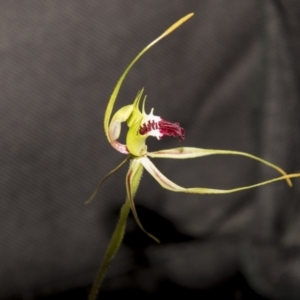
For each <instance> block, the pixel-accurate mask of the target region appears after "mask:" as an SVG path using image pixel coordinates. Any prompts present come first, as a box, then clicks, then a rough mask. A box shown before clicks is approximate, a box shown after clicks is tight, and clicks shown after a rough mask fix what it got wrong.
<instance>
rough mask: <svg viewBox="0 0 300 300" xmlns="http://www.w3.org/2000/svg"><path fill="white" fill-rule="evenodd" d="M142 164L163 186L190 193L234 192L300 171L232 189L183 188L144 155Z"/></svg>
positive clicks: (287, 177) (289, 176)
mask: <svg viewBox="0 0 300 300" xmlns="http://www.w3.org/2000/svg"><path fill="white" fill-rule="evenodd" d="M142 165H143V166H144V168H145V169H146V170H147V171H148V172H149V173H150V174H151V175H152V176H153V178H154V179H155V180H156V181H157V182H158V183H159V184H160V185H161V186H162V187H163V188H165V189H167V190H170V191H173V192H181V193H190V194H229V193H234V192H238V191H242V190H247V189H252V188H254V187H258V186H262V185H266V184H268V183H272V182H275V181H279V180H284V179H285V180H287V179H289V178H295V177H300V173H295V174H288V175H284V176H281V177H277V178H274V179H270V180H266V181H263V182H260V183H257V184H253V185H248V186H243V187H239V188H234V189H228V190H219V189H210V188H201V187H195V188H184V187H182V186H180V185H178V184H176V183H174V182H173V181H171V180H170V179H168V178H167V177H166V176H165V175H163V174H162V173H161V172H160V171H159V170H158V169H157V168H156V167H155V165H154V164H153V163H152V162H151V161H150V159H149V158H147V157H144V158H143V159H142Z"/></svg>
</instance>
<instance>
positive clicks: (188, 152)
mask: <svg viewBox="0 0 300 300" xmlns="http://www.w3.org/2000/svg"><path fill="white" fill-rule="evenodd" d="M215 154H225V155H240V156H246V157H248V158H251V159H254V160H257V161H259V162H261V163H263V164H265V165H267V166H269V167H271V168H273V169H275V170H276V171H278V172H279V173H280V174H282V175H283V176H286V175H287V173H286V172H285V171H284V170H282V169H281V168H279V167H278V166H276V165H274V164H272V163H270V162H268V161H266V160H264V159H262V158H260V157H257V156H254V155H251V154H249V153H246V152H240V151H232V150H214V149H201V148H193V147H182V148H174V149H165V150H159V151H155V152H148V153H147V156H150V157H153V158H172V159H188V158H196V157H202V156H207V155H215ZM285 180H286V181H287V183H288V185H289V186H292V182H291V180H290V177H286V178H285Z"/></svg>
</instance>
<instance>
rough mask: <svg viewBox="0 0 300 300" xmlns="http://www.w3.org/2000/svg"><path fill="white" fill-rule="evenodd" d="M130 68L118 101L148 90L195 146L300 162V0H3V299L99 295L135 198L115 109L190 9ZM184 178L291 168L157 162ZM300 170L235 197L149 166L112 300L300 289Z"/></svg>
mask: <svg viewBox="0 0 300 300" xmlns="http://www.w3.org/2000/svg"><path fill="white" fill-rule="evenodd" d="M190 12H194V13H195V16H194V17H193V18H192V19H191V20H190V21H188V23H186V24H184V26H183V27H181V28H179V29H178V30H177V31H176V32H174V33H173V34H172V35H171V36H169V37H167V38H166V39H164V40H163V41H162V42H160V43H159V44H158V45H156V46H155V47H154V48H153V49H151V50H150V52H148V53H147V54H146V55H145V56H144V57H143V58H142V59H141V60H140V61H139V62H138V63H137V65H136V66H135V67H134V69H133V70H132V71H131V72H130V74H129V76H128V77H127V78H126V80H125V83H124V86H123V87H122V89H121V92H120V95H119V98H118V100H117V103H116V109H117V108H119V107H121V106H123V105H125V104H130V103H132V101H133V99H134V97H135V95H136V93H137V91H138V90H139V89H141V88H142V87H145V92H146V94H147V95H148V100H147V110H148V111H149V110H150V108H151V107H155V113H156V114H157V115H160V116H162V117H163V118H165V119H167V120H170V121H176V122H180V124H181V125H182V126H183V127H184V128H185V130H186V139H185V141H184V142H183V143H181V144H180V143H179V142H178V140H177V139H172V138H165V139H164V140H162V141H160V142H158V141H156V140H154V139H152V140H150V138H149V139H148V145H149V149H150V150H154V149H164V148H173V147H179V146H192V147H201V148H215V149H231V150H237V151H245V152H249V153H252V154H254V155H258V156H260V157H263V158H265V159H267V160H270V161H272V162H274V163H276V164H278V165H279V166H281V167H282V168H284V169H285V170H287V171H288V172H289V173H292V172H300V151H299V149H300V118H299V113H300V106H299V84H300V56H299V53H300V3H299V1H298V0H294V1H291V0H290V1H284V0H281V1H271V0H257V1H255V0H247V1H241V0H231V1H225V0H223V1H222V0H213V1H212V0H206V1H196V0H195V1H192V0H190V1H185V0H173V1H158V0H152V1H146V0H139V1H133V0H127V1H116V0H106V1H104V0H98V1H92V0H89V1H88V0H87V1H80V0H76V1H75V0H72V1H60V0H52V1H35V0H34V1H21V0H19V1H17V0H16V1H2V2H1V3H0V115H1V117H0V149H1V152H0V153H1V155H0V168H1V169H0V170H1V172H0V200H1V201H0V299H37V298H38V299H48V300H50V299H65V298H66V297H72V298H73V299H85V298H86V297H87V294H88V291H89V288H90V285H91V283H92V281H93V279H94V277H95V275H96V271H97V269H98V268H99V266H100V264H101V260H102V257H103V255H104V251H105V249H106V246H107V245H108V242H109V238H110V236H111V234H112V231H113V229H114V226H115V224H116V221H117V217H118V213H119V208H120V207H121V205H122V203H123V202H124V200H125V182H124V180H125V174H126V167H125V168H124V169H122V171H120V172H119V173H118V174H116V175H114V176H113V177H112V178H111V179H110V180H109V181H107V183H105V185H104V186H103V187H102V188H101V190H100V192H99V194H98V196H97V198H96V199H95V200H94V202H93V203H92V204H90V205H88V206H85V205H84V204H83V202H84V201H85V200H86V199H87V198H88V197H89V196H90V194H91V193H92V191H93V189H94V187H95V186H96V184H97V183H98V181H99V180H100V178H102V177H103V176H104V175H105V174H106V173H107V172H109V171H110V170H111V169H112V168H114V167H115V166H116V165H117V164H118V163H119V162H120V161H121V160H122V159H124V157H123V156H122V155H121V154H119V153H118V152H116V151H114V150H113V149H112V148H111V146H110V145H109V144H108V142H107V140H106V138H105V136H104V131H103V116H104V110H105V106H106V104H107V101H108V99H109V96H110V94H111V92H112V89H113V87H114V85H115V84H116V82H117V80H118V78H119V76H120V75H121V73H122V72H123V70H124V69H125V68H126V66H127V65H128V64H129V62H130V61H131V60H132V59H133V58H134V56H135V55H136V54H137V53H138V52H139V51H140V50H141V49H142V48H143V47H144V46H146V45H147V44H148V43H149V42H151V41H152V40H153V39H155V38H156V37H157V36H158V35H159V34H161V33H162V32H163V31H164V30H165V29H166V28H167V27H168V26H170V25H171V24H172V23H174V22H175V21H176V20H178V19H179V18H180V17H182V16H184V15H186V14H187V13H190ZM154 163H155V164H156V166H157V167H158V168H159V169H160V170H161V171H162V172H163V173H164V174H166V175H167V176H168V177H169V178H171V179H172V180H174V181H175V182H176V183H178V184H180V185H183V186H189V187H192V186H202V187H211V188H233V187H238V186H241V185H248V184H253V183H256V182H259V181H262V180H266V179H269V178H272V177H275V176H277V174H276V172H274V171H272V170H271V169H269V168H267V167H266V166H263V165H260V164H259V163H257V162H255V161H251V160H249V159H246V158H241V157H226V156H212V157H204V158H199V159H195V160H186V161H174V160H167V159H166V160H155V161H154ZM299 196H300V179H298V180H294V187H293V188H292V189H290V188H288V187H287V186H286V184H285V183H284V182H278V183H274V184H272V185H268V186H265V187H262V188H258V189H255V190H249V191H244V192H239V193H235V194H232V195H219V196H199V195H186V194H178V193H172V192H169V191H167V190H164V189H162V188H161V187H160V186H159V185H158V184H157V183H156V182H155V181H154V180H153V179H152V178H151V177H150V176H149V175H148V174H146V173H145V174H144V176H143V180H142V183H141V186H140V189H139V191H138V193H137V196H136V205H137V209H138V213H139V216H140V219H141V221H142V223H143V224H144V226H145V228H146V229H147V230H148V231H149V232H151V233H153V234H154V235H156V236H157V237H158V238H159V239H160V240H161V244H160V245H157V244H155V243H154V242H153V241H152V240H151V239H149V238H148V237H147V236H146V235H145V234H143V233H142V232H141V230H140V229H139V228H138V227H137V225H136V223H135V222H134V220H133V219H132V217H130V219H129V222H128V228H127V233H126V237H125V240H124V244H123V246H122V247H121V249H120V252H119V253H118V254H117V256H116V257H115V259H114V261H113V263H112V265H111V267H110V269H109V271H108V274H107V276H106V278H105V281H104V282H103V287H102V294H101V295H102V298H101V299H110V298H111V297H112V296H113V295H115V296H121V295H129V296H131V297H135V296H141V297H143V298H146V297H149V299H150V298H151V299H152V298H153V297H154V296H156V295H168V296H169V297H172V296H173V295H176V294H178V293H182V295H185V297H186V298H187V299H193V298H197V299H198V298H199V297H200V296H202V298H201V299H211V297H212V296H214V297H222V298H226V297H227V298H228V299H237V300H239V299H299V297H300V218H299V216H300V202H299Z"/></svg>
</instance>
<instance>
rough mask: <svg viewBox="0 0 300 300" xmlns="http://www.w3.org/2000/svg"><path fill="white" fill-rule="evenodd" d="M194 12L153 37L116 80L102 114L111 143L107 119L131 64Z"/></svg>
mask: <svg viewBox="0 0 300 300" xmlns="http://www.w3.org/2000/svg"><path fill="white" fill-rule="evenodd" d="M193 15H194V14H193V13H190V14H188V15H186V16H185V17H183V18H181V19H180V20H178V21H177V22H176V23H175V24H173V25H172V26H171V27H169V28H168V29H167V30H166V31H165V32H164V33H163V34H162V35H160V36H159V37H158V38H157V39H155V40H154V41H153V42H151V43H150V44H149V45H148V46H146V47H145V48H144V49H143V50H142V51H141V52H140V53H139V54H138V55H137V56H136V57H135V58H134V60H133V61H132V62H131V63H130V64H129V66H128V67H127V68H126V70H125V71H124V72H123V74H122V75H121V77H120V79H119V80H118V82H117V84H116V86H115V88H114V90H113V92H112V94H111V96H110V99H109V101H108V104H107V107H106V110H105V115H104V131H105V134H106V137H107V139H108V141H109V142H110V143H111V139H110V136H109V132H108V125H109V120H110V117H111V113H112V110H113V107H114V104H115V101H116V98H117V96H118V93H119V90H120V88H121V85H122V83H123V81H124V79H125V77H126V75H127V73H128V72H129V71H130V69H131V68H132V67H133V65H134V64H135V63H136V62H137V61H138V60H139V58H140V57H141V56H142V55H143V54H144V53H145V52H147V51H148V50H149V49H150V48H151V47H152V46H154V45H155V44H156V43H157V42H159V41H160V40H161V39H163V38H164V37H166V36H167V35H168V34H170V33H171V32H172V31H174V30H175V29H176V28H178V27H179V26H181V25H182V24H183V23H184V22H186V21H187V20H188V19H189V18H191V17H192V16H193Z"/></svg>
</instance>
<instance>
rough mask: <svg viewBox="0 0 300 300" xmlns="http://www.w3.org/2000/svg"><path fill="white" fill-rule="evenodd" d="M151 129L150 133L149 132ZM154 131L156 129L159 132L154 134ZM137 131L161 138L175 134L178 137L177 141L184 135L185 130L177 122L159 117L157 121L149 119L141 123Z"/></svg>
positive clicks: (181, 139) (182, 138)
mask: <svg viewBox="0 0 300 300" xmlns="http://www.w3.org/2000/svg"><path fill="white" fill-rule="evenodd" d="M151 131H152V134H151ZM154 131H158V132H159V134H154ZM139 133H140V134H142V135H144V134H150V135H154V136H156V137H157V139H161V138H162V137H164V136H166V135H167V136H175V137H179V141H180V142H182V141H183V140H184V137H185V131H184V129H183V128H182V127H180V124H179V123H171V122H168V121H166V120H163V119H160V120H159V121H155V120H149V121H148V122H146V123H144V124H142V126H141V127H140V130H139Z"/></svg>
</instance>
